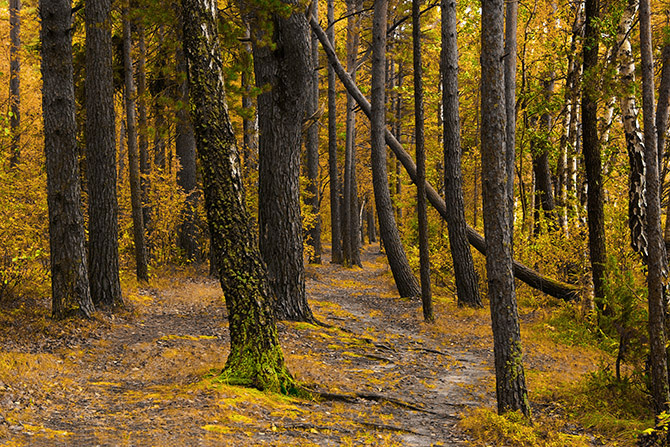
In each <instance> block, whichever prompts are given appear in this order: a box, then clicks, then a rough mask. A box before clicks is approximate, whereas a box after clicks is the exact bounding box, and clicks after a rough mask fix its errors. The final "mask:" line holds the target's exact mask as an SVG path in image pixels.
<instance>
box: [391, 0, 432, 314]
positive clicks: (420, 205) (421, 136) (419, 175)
mask: <svg viewBox="0 0 670 447" xmlns="http://www.w3.org/2000/svg"><path fill="white" fill-rule="evenodd" d="M419 6H420V5H419V0H413V1H412V50H413V51H412V54H413V57H412V60H413V64H414V139H415V141H414V144H415V149H416V180H417V181H416V197H417V199H416V207H417V215H418V222H419V264H420V267H419V269H420V272H419V273H420V280H421V303H422V304H423V319H424V320H425V321H428V322H432V321H435V316H434V315H433V296H432V293H431V290H430V246H429V245H428V213H427V210H426V148H425V147H424V146H425V133H424V128H423V73H422V71H423V67H422V65H421V14H420V9H419ZM384 128H386V125H384ZM383 144H384V146H385V145H386V143H383ZM384 149H386V148H384Z"/></svg>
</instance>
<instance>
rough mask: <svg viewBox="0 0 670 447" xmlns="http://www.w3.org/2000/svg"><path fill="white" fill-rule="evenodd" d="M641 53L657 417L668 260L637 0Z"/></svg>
mask: <svg viewBox="0 0 670 447" xmlns="http://www.w3.org/2000/svg"><path fill="white" fill-rule="evenodd" d="M639 15H640V53H641V59H642V61H641V65H642V109H643V116H644V146H645V151H644V158H645V161H646V162H647V171H646V179H647V194H646V197H647V238H648V243H649V246H648V251H649V257H648V262H647V266H648V269H647V289H648V291H649V293H648V296H647V299H648V302H649V350H650V352H649V363H650V366H651V377H650V379H651V380H650V382H651V398H652V401H653V405H654V411H655V412H656V414H660V413H661V412H664V411H668V409H669V408H670V405H669V403H668V401H670V392H669V390H668V357H667V352H666V345H665V339H666V335H665V318H666V309H665V305H664V300H663V289H664V287H665V284H666V276H667V258H666V254H665V245H664V244H663V234H662V232H661V198H660V184H659V175H660V174H659V171H658V151H657V148H656V143H657V135H656V127H655V123H654V59H653V52H652V40H651V12H650V5H649V0H640V13H639Z"/></svg>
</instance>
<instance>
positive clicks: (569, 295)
mask: <svg viewBox="0 0 670 447" xmlns="http://www.w3.org/2000/svg"><path fill="white" fill-rule="evenodd" d="M310 25H311V26H312V29H313V30H315V31H316V34H317V36H318V38H319V42H321V45H322V47H323V48H324V50H325V52H326V55H327V56H328V61H329V62H330V64H331V65H332V66H333V68H334V69H335V72H336V73H337V76H338V77H339V78H340V80H341V81H342V83H343V84H344V87H345V88H346V89H347V91H348V92H349V94H351V95H352V96H353V97H354V99H355V100H356V102H357V103H358V105H359V107H360V108H361V110H362V111H363V113H365V115H367V116H368V117H371V116H372V107H371V105H370V103H369V102H368V100H367V99H366V98H365V96H364V95H363V93H361V91H360V90H359V89H358V87H357V86H356V84H355V83H354V81H353V80H352V79H351V77H350V76H349V74H348V73H347V72H346V71H345V69H344V67H343V66H342V64H341V63H340V61H339V60H338V59H337V55H336V54H335V50H334V49H333V47H332V46H331V45H330V43H329V41H328V38H327V37H326V33H325V32H324V31H323V30H322V29H321V26H320V25H319V22H317V20H316V19H315V18H314V17H311V18H310ZM384 138H385V140H386V144H387V145H388V147H389V148H390V149H391V150H392V151H393V153H394V154H395V155H396V157H398V160H399V161H400V163H402V165H403V166H404V167H405V170H406V171H407V173H408V174H409V176H410V178H411V179H412V181H413V182H416V165H415V164H414V161H413V160H412V157H411V156H410V155H409V154H408V153H407V152H406V151H405V149H404V148H403V147H402V145H401V144H400V143H399V142H398V140H397V139H396V138H395V136H394V135H393V134H392V133H391V131H389V130H388V129H386V130H385V133H384ZM426 196H427V198H428V201H429V202H430V203H431V205H433V207H434V208H435V209H436V210H437V211H438V212H439V213H440V215H441V216H442V218H443V219H445V220H446V219H447V214H448V212H447V205H446V203H445V202H444V200H443V199H442V198H441V197H440V195H439V194H438V193H437V191H435V189H434V188H433V187H432V186H431V185H430V184H429V183H428V182H426ZM466 230H467V234H468V240H469V241H470V245H472V246H473V247H474V248H475V249H476V250H477V251H479V252H480V253H481V254H483V255H484V256H486V246H485V242H484V238H483V237H482V236H481V235H480V234H479V233H477V232H476V231H475V230H474V229H473V228H471V227H470V226H468V227H466ZM381 242H382V244H383V243H384V242H383V240H382V241H381ZM514 275H515V276H516V278H518V279H519V280H520V281H523V282H525V283H526V284H528V285H529V286H530V287H532V288H534V289H537V290H539V291H541V292H544V293H546V294H548V295H551V296H553V297H556V298H558V299H562V300H566V301H571V300H576V299H578V298H579V288H578V287H576V286H573V285H570V284H565V283H562V282H559V281H556V280H553V279H551V278H547V277H546V276H542V275H541V274H539V273H538V272H536V271H534V270H532V269H530V268H528V267H527V266H525V265H523V264H521V263H520V262H518V261H514Z"/></svg>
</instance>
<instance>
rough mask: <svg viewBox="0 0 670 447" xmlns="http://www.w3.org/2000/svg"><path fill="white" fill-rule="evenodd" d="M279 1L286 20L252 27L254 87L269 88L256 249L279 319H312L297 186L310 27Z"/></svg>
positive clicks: (291, 0)
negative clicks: (269, 30) (270, 30)
mask: <svg viewBox="0 0 670 447" xmlns="http://www.w3.org/2000/svg"><path fill="white" fill-rule="evenodd" d="M283 3H285V4H286V5H288V6H290V7H292V8H294V9H295V10H294V11H293V12H292V13H291V14H290V15H289V16H288V17H285V16H283V15H280V14H274V13H273V14H272V15H271V18H270V20H271V22H272V28H273V35H271V36H264V35H263V34H264V33H266V31H263V26H264V25H262V24H261V23H255V24H254V25H255V26H254V27H252V28H253V32H254V33H256V34H255V35H254V36H253V39H252V40H254V42H255V43H254V45H253V52H254V71H255V74H256V85H257V86H258V87H263V88H267V87H269V90H266V91H265V92H263V93H261V94H260V95H259V97H258V124H259V132H260V139H259V188H258V193H259V201H258V209H259V211H258V224H259V232H260V242H259V245H260V250H261V254H262V255H263V260H264V261H265V262H266V264H267V267H268V274H269V279H270V284H271V285H272V288H273V290H274V292H275V293H276V295H277V302H276V312H277V318H279V319H282V320H294V321H312V320H313V319H314V317H313V316H312V311H311V310H310V308H309V305H308V304H307V298H306V296H305V268H304V261H303V245H302V242H303V238H302V219H301V216H300V188H299V178H300V151H301V147H302V120H303V117H304V111H305V108H306V106H307V100H308V98H309V85H310V83H311V76H312V61H311V58H310V55H311V53H310V45H309V26H308V25H307V21H306V19H305V15H304V12H303V11H298V9H299V8H297V7H296V6H297V5H298V1H297V0H285V1H284V2H283ZM254 20H256V21H258V20H260V18H258V17H256V18H255V19H254ZM261 38H265V42H264V43H261ZM268 39H271V42H272V43H273V45H274V46H276V47H274V48H273V47H271V46H270V45H268V44H267V43H269V40H268Z"/></svg>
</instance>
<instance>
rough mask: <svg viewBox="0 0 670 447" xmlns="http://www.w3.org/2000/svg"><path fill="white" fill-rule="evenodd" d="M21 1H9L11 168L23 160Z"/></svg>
mask: <svg viewBox="0 0 670 447" xmlns="http://www.w3.org/2000/svg"><path fill="white" fill-rule="evenodd" d="M20 49H21V0H9V103H10V111H11V115H10V117H9V129H10V135H11V138H12V142H11V155H10V157H9V165H10V167H14V166H16V165H17V164H18V163H19V160H20V159H21V135H20V130H19V127H20V126H21V77H20V75H21V58H20V55H19V51H20Z"/></svg>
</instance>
